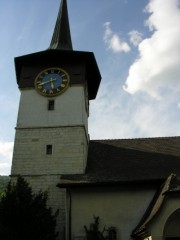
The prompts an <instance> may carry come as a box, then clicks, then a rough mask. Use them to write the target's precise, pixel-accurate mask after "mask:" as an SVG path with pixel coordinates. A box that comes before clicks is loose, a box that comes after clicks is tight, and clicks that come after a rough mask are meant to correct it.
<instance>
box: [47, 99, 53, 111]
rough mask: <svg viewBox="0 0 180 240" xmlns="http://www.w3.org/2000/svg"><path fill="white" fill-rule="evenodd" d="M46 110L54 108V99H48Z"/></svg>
mask: <svg viewBox="0 0 180 240" xmlns="http://www.w3.org/2000/svg"><path fill="white" fill-rule="evenodd" d="M48 110H49V111H52V110H54V100H49V101H48Z"/></svg>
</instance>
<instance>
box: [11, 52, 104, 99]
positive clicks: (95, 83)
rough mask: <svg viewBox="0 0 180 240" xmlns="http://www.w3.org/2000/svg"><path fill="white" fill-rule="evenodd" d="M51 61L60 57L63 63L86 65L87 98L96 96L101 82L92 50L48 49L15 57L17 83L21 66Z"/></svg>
mask: <svg viewBox="0 0 180 240" xmlns="http://www.w3.org/2000/svg"><path fill="white" fill-rule="evenodd" d="M47 59H48V62H49V63H51V64H52V63H53V62H56V61H57V59H60V60H61V59H62V62H63V63H66V64H71V63H73V62H79V63H84V64H85V67H86V73H87V74H86V78H87V85H88V94H89V100H93V99H95V98H96V95H97V92H98V88H99V85H100V82H101V74H100V71H99V68H98V65H97V62H96V59H95V56H94V53H93V52H84V51H69V50H58V49H49V50H45V51H41V52H37V53H32V54H28V55H24V56H20V57H16V58H15V70H16V78H17V84H18V85H19V81H20V76H21V71H22V67H23V66H28V65H29V66H30V65H34V64H36V65H37V64H38V65H44V64H45V63H46V62H47Z"/></svg>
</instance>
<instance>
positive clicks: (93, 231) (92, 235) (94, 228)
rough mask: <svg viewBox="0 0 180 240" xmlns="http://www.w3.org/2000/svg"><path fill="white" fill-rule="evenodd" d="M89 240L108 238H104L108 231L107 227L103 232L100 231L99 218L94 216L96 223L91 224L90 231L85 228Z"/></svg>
mask: <svg viewBox="0 0 180 240" xmlns="http://www.w3.org/2000/svg"><path fill="white" fill-rule="evenodd" d="M84 229H85V232H86V238H87V240H105V239H107V237H105V236H104V233H105V231H106V229H105V227H104V228H103V230H102V231H100V230H99V217H95V216H94V223H91V224H90V226H89V229H88V228H87V227H86V226H84Z"/></svg>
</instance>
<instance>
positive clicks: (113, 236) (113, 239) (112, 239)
mask: <svg viewBox="0 0 180 240" xmlns="http://www.w3.org/2000/svg"><path fill="white" fill-rule="evenodd" d="M108 232H109V234H108V240H117V232H116V228H114V227H111V228H109V231H108Z"/></svg>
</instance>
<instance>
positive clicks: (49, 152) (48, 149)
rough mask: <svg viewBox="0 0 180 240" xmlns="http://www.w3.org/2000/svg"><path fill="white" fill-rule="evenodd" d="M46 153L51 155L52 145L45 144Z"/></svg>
mask: <svg viewBox="0 0 180 240" xmlns="http://www.w3.org/2000/svg"><path fill="white" fill-rule="evenodd" d="M46 154H47V155H52V145H46Z"/></svg>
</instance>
